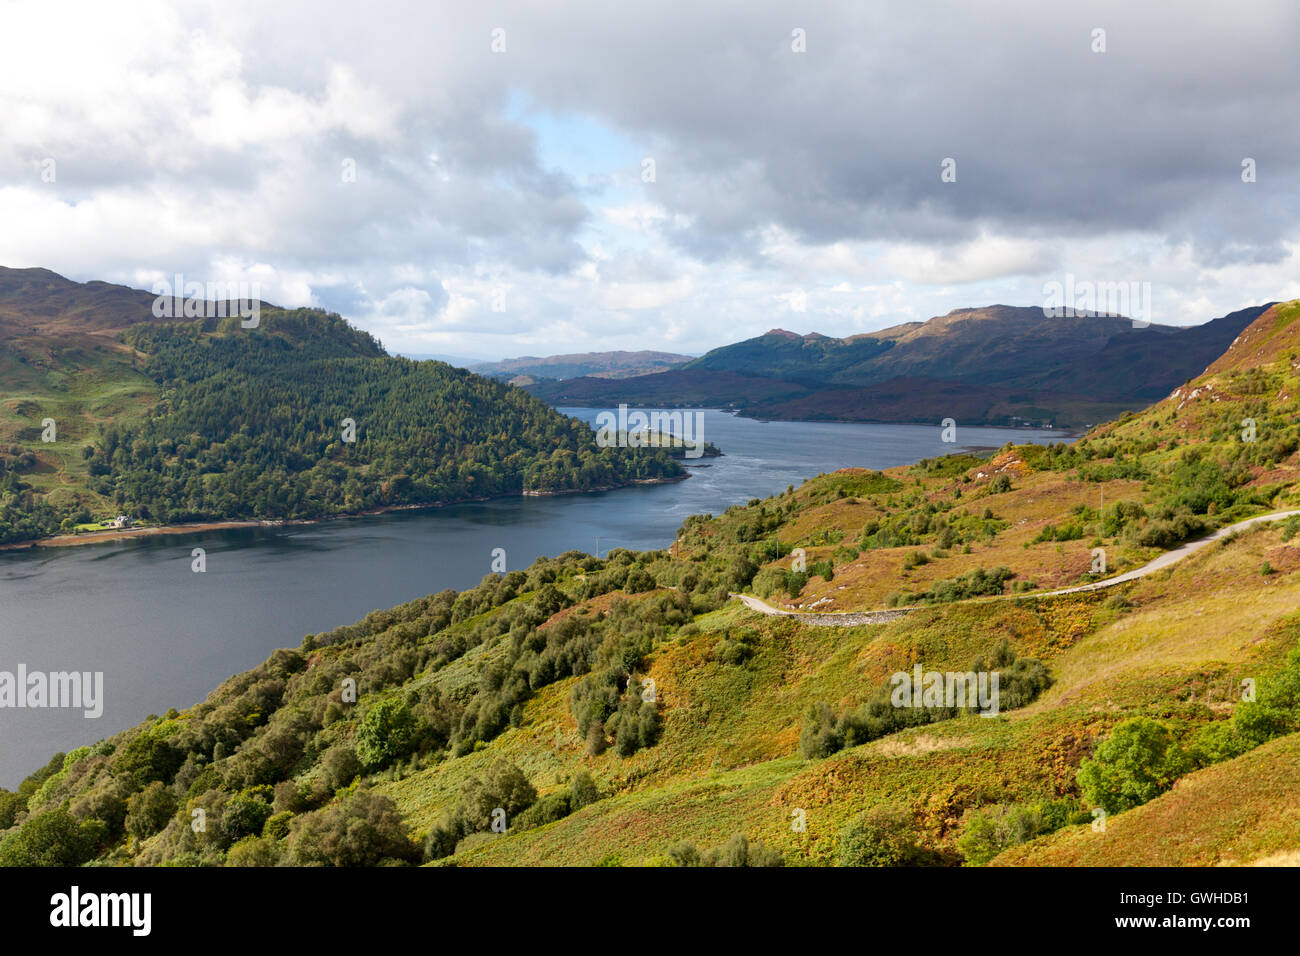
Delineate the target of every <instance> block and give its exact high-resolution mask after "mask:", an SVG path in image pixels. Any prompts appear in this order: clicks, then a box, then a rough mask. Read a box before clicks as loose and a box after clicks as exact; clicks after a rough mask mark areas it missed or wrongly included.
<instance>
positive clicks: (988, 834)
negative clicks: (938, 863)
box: [957, 800, 1077, 866]
mask: <svg viewBox="0 0 1300 956" xmlns="http://www.w3.org/2000/svg"><path fill="white" fill-rule="evenodd" d="M1071 810H1072V808H1071V806H1070V804H1069V803H1068V802H1067V801H1064V800H1061V801H1054V802H1051V803H1045V804H1032V805H1012V806H1002V805H994V806H991V807H981V808H980V809H979V810H976V811H975V812H974V813H972V814H971V815H970V818H969V819H968V820H967V822H966V826H965V828H964V829H963V831H962V835H961V836H960V837H958V838H957V849H958V850H960V851H961V854H962V856H963V857H964V858H965V864H966V865H967V866H983V865H984V864H985V863H987V862H988V861H989V860H991V859H993V858H994V857H995V856H997V855H998V854H999V853H1001V852H1002V851H1003V850H1005V849H1007V848H1008V847H1012V846H1018V845H1019V844H1021V843H1028V842H1029V841H1030V840H1033V839H1036V838H1037V837H1040V836H1042V835H1043V834H1045V833H1052V832H1053V831H1055V830H1059V829H1060V828H1061V827H1063V826H1065V825H1066V824H1067V823H1071V822H1073V820H1074V819H1075V818H1076V816H1077V815H1076V814H1073V813H1072V812H1071Z"/></svg>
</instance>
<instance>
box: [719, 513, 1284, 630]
mask: <svg viewBox="0 0 1300 956" xmlns="http://www.w3.org/2000/svg"><path fill="white" fill-rule="evenodd" d="M1294 515H1300V510H1297V511H1275V512H1273V513H1272V514H1267V515H1257V516H1256V517H1254V518H1247V519H1246V520H1245V521H1238V522H1237V523H1236V524H1230V525H1228V526H1227V527H1226V528H1220V529H1219V530H1218V531H1215V532H1214V533H1213V534H1208V535H1206V536H1205V537H1204V538H1197V539H1196V540H1195V541H1188V542H1185V543H1184V544H1180V545H1179V546H1178V547H1176V548H1174V549H1172V550H1170V551H1166V552H1165V553H1164V554H1162V555H1160V557H1158V558H1154V559H1152V560H1151V561H1148V562H1147V563H1146V564H1144V565H1142V567H1140V568H1134V569H1133V570H1132V571H1125V572H1124V573H1123V574H1117V575H1115V577H1113V578H1107V579H1106V580H1104V581H1093V582H1092V583H1091V584H1079V585H1076V586H1074V587H1070V588H1061V589H1060V590H1057V591H1033V592H1026V593H1024V594H1015V595H1010V594H1008V595H1004V596H1003V597H1004V598H1024V597H1056V596H1057V595H1060V594H1077V593H1078V592H1080V591H1099V590H1101V589H1102V588H1112V587H1114V586H1115V585H1117V584H1125V583H1127V582H1129V581H1136V580H1137V579H1138V578H1144V577H1146V576H1147V575H1149V574H1154V573H1155V572H1157V571H1160V570H1163V569H1164V568H1167V567H1169V566H1170V565H1172V564H1176V563H1177V562H1179V561H1181V560H1183V558H1186V557H1187V556H1189V555H1192V554H1195V553H1196V552H1197V551H1200V550H1201V549H1202V548H1204V547H1205V546H1206V545H1209V544H1213V543H1214V542H1215V541H1218V540H1219V539H1220V538H1226V537H1227V536H1228V535H1230V534H1233V533H1234V532H1237V531H1244V530H1245V529H1247V528H1250V527H1252V526H1254V525H1257V524H1262V523H1264V522H1267V521H1284V520H1286V519H1287V518H1290V517H1292V516H1294ZM731 596H732V597H736V598H740V600H741V602H742V603H743V604H744V605H745V606H746V607H747V608H749V609H750V610H752V611H757V612H758V613H759V614H775V615H779V616H781V617H797V618H799V619H800V620H802V621H803V622H804V623H805V624H811V625H813V626H814V627H857V626H858V625H861V624H883V623H884V622H886V621H893V620H896V619H898V618H900V617H902V616H903V615H904V614H907V613H909V612H911V611H915V610H916V608H915V607H898V608H889V609H888V610H884V611H838V612H832V613H826V614H818V613H816V612H815V611H782V610H780V609H779V608H774V607H772V605H770V604H768V603H767V602H765V601H762V600H760V599H759V598H756V597H754V596H752V595H749V594H735V593H733V594H732V595H731ZM968 600H972V601H979V600H988V599H987V598H969V599H968Z"/></svg>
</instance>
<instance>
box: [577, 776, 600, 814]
mask: <svg viewBox="0 0 1300 956" xmlns="http://www.w3.org/2000/svg"><path fill="white" fill-rule="evenodd" d="M599 799H600V790H599V789H597V787H596V781H595V780H593V779H592V778H591V774H589V773H587V771H585V770H579V771H578V772H577V773H575V774H574V775H573V779H572V780H570V781H569V806H570V807H572V809H573V812H574V813H577V812H578V811H579V810H581V809H582V808H583V807H585V806H588V805H589V804H592V803H595V802H596V801H597V800H599Z"/></svg>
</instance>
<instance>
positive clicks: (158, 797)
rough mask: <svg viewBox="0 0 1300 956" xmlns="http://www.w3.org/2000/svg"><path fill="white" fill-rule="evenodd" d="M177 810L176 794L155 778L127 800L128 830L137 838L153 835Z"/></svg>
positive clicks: (141, 838)
mask: <svg viewBox="0 0 1300 956" xmlns="http://www.w3.org/2000/svg"><path fill="white" fill-rule="evenodd" d="M175 812H176V796H175V795H174V794H173V793H172V792H171V790H170V789H168V788H167V787H166V786H164V785H163V784H162V782H161V781H157V780H155V781H154V782H153V783H151V784H149V786H147V787H145V788H144V789H143V790H141V791H139V792H137V793H135V794H133V795H132V796H131V797H130V798H129V799H128V800H127V801H126V832H127V833H129V834H131V836H133V837H135V838H136V839H137V840H145V839H148V838H149V837H151V836H153V835H154V834H155V833H157V832H158V831H159V830H161V829H162V828H163V827H165V826H166V825H167V821H169V820H170V819H171V818H172V814H174V813H175Z"/></svg>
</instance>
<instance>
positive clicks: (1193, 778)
mask: <svg viewBox="0 0 1300 956" xmlns="http://www.w3.org/2000/svg"><path fill="white" fill-rule="evenodd" d="M1297 316H1300V302H1292V303H1287V304H1285V305H1282V306H1277V307H1274V308H1272V309H1270V310H1268V311H1267V312H1265V313H1264V314H1263V315H1261V316H1260V317H1259V318H1258V319H1256V320H1255V322H1253V323H1252V324H1251V326H1250V327H1249V328H1248V329H1247V330H1245V332H1243V333H1242V335H1241V336H1239V337H1238V338H1237V339H1236V342H1235V344H1234V345H1233V347H1232V348H1231V349H1229V350H1228V352H1227V353H1226V354H1225V355H1224V356H1223V357H1222V358H1220V359H1219V360H1217V361H1216V362H1215V363H1214V364H1213V365H1212V366H1211V367H1210V368H1209V369H1208V370H1207V371H1206V372H1205V373H1204V374H1202V375H1200V376H1198V377H1196V378H1195V379H1194V380H1193V381H1191V382H1190V383H1188V384H1187V385H1184V386H1180V387H1179V388H1178V389H1177V390H1176V391H1175V392H1174V393H1173V394H1171V395H1170V396H1169V397H1167V398H1165V399H1163V400H1162V401H1160V402H1158V403H1157V404H1155V405H1154V406H1152V407H1151V408H1149V409H1147V410H1145V411H1143V412H1141V413H1138V414H1133V415H1129V416H1126V417H1125V418H1123V419H1121V420H1119V421H1116V422H1112V423H1108V424H1106V425H1103V426H1099V427H1098V428H1096V429H1094V430H1093V431H1091V432H1090V433H1089V434H1088V435H1086V436H1084V437H1083V438H1081V439H1080V440H1079V441H1077V442H1075V443H1074V444H1072V445H1056V446H1052V447H1050V448H1044V447H1041V446H1013V445H1008V446H1006V447H1004V448H1002V449H999V450H998V451H996V452H994V453H993V454H991V455H989V456H975V455H961V456H951V457H948V458H942V459H936V460H929V461H923V462H921V463H918V464H917V465H915V466H910V467H901V468H895V469H890V470H888V471H887V472H885V473H874V472H867V471H864V470H849V471H842V472H836V473H833V474H830V475H823V476H820V477H818V478H816V479H814V480H812V481H810V482H807V483H805V484H804V485H803V486H801V487H799V488H797V489H790V490H788V491H787V492H785V493H783V494H779V495H776V496H773V497H771V498H768V499H764V500H754V501H751V502H750V503H748V504H747V505H745V506H737V507H734V508H731V509H729V510H728V511H727V512H726V513H725V514H722V515H718V516H696V517H693V518H691V519H689V520H688V521H687V522H686V523H685V524H684V525H683V527H682V529H681V530H680V532H679V535H678V540H677V542H676V548H675V549H673V550H670V551H659V552H646V553H631V552H627V551H614V552H611V553H610V554H609V555H608V556H607V557H606V558H605V559H604V560H599V559H596V558H593V557H590V556H588V555H583V554H579V553H577V552H571V553H568V554H565V555H561V556H558V557H556V558H554V559H541V560H539V561H538V562H536V563H535V564H534V565H533V566H532V567H530V568H529V569H528V570H527V571H526V572H512V573H511V574H508V575H504V576H496V575H489V576H488V577H487V578H485V579H484V581H483V583H482V584H480V585H479V586H478V587H476V588H473V589H470V590H468V591H465V592H462V593H460V594H455V593H453V592H449V591H448V592H442V593H440V594H437V595H432V596H430V597H427V598H423V599H421V600H418V601H414V602H411V603H409V604H407V605H403V606H401V607H398V608H394V609H392V610H390V611H383V612H376V613H374V614H371V615H369V616H368V617H367V618H366V619H364V620H363V621H361V622H358V623H357V624H354V625H348V626H344V627H340V628H337V629H336V630H334V631H331V632H328V633H324V634H317V635H313V636H311V637H309V638H307V639H306V640H305V641H304V642H303V644H302V646H301V647H300V648H299V649H297V650H292V651H289V650H285V651H279V652H277V653H276V654H274V655H273V656H272V657H271V658H270V659H269V660H268V661H267V662H266V664H264V665H263V666H261V667H259V668H256V669H254V670H253V671H250V672H247V673H245V674H242V675H238V676H236V677H234V678H231V679H230V680H229V681H227V682H226V683H225V684H223V685H222V686H221V687H220V688H218V689H217V690H216V691H214V692H213V693H212V694H211V695H210V696H209V698H208V699H207V700H206V701H205V702H203V703H201V704H199V705H197V706H194V707H191V708H189V709H187V710H185V711H180V712H171V713H169V714H167V715H164V716H163V717H161V718H156V719H151V720H148V721H145V722H144V723H142V724H141V725H139V726H138V727H135V728H132V729H131V730H128V731H125V732H123V733H121V734H118V735H116V736H114V737H113V738H110V739H109V740H107V741H102V742H100V743H98V744H93V745H89V746H87V747H86V748H83V749H82V750H79V751H76V752H74V753H72V754H68V755H58V756H56V757H55V758H54V759H52V760H51V762H50V764H49V765H48V766H47V767H46V768H44V769H43V770H41V771H39V772H37V773H36V774H34V775H33V776H32V777H30V778H29V779H28V780H27V781H26V782H25V783H24V784H23V785H22V787H21V788H20V789H19V791H18V793H16V794H13V795H3V796H0V827H8V829H7V831H6V832H5V833H4V835H3V836H2V837H0V864H3V863H37V864H39V863H48V862H51V861H60V862H68V863H82V862H89V861H92V860H94V861H98V862H100V863H103V864H110V865H116V864H131V863H134V864H144V865H156V864H163V863H174V864H175V863H179V864H210V865H219V864H223V863H225V864H245V865H249V864H254V865H269V864H272V863H277V862H278V863H288V864H299V865H301V864H311V863H325V864H339V865H368V864H378V863H382V862H399V863H412V864H413V863H418V862H422V861H423V862H427V863H431V864H438V865H448V864H451V865H513V864H550V865H554V864H579V865H595V864H604V865H616V864H623V865H772V864H774V863H778V862H779V863H784V864H785V865H951V866H955V865H963V864H964V865H983V864H986V863H989V862H993V861H996V862H997V863H1003V862H1013V863H1014V862H1029V863H1035V864H1038V863H1041V864H1053V863H1060V862H1078V863H1084V864H1088V865H1110V864H1129V863H1143V862H1161V863H1174V864H1178V863H1206V862H1219V863H1255V862H1277V861H1279V860H1286V859H1294V857H1295V854H1296V853H1300V830H1297V829H1296V827H1295V826H1294V819H1293V818H1292V816H1291V815H1288V813H1289V811H1288V810H1287V809H1286V802H1287V801H1290V799H1291V798H1290V790H1289V789H1288V788H1289V787H1290V786H1291V783H1290V781H1294V780H1296V779H1300V764H1297V755H1298V754H1300V751H1298V750H1297V747H1296V746H1295V742H1296V740H1297V739H1300V613H1297V611H1296V608H1297V607H1300V537H1298V536H1300V518H1293V519H1290V520H1283V521H1275V522H1266V523H1262V524H1259V525H1256V526H1253V527H1252V528H1250V529H1249V530H1245V531H1241V532H1238V533H1235V534H1231V535H1226V536H1224V537H1222V538H1221V539H1219V540H1217V541H1215V542H1214V543H1212V544H1210V545H1208V546H1205V547H1201V548H1199V549H1198V550H1195V551H1194V552H1193V553H1190V554H1189V555H1188V556H1186V557H1184V558H1183V559H1182V560H1178V561H1176V562H1174V563H1172V564H1170V565H1168V566H1167V567H1164V568H1162V569H1160V570H1157V571H1155V572H1154V573H1151V574H1149V575H1147V576H1144V577H1141V578H1139V579H1136V580H1132V581H1130V582H1128V583H1124V584H1120V585H1116V586H1115V587H1110V588H1106V589H1102V590H1095V591H1082V592H1075V593H1069V594H1061V595H1052V594H1049V593H1046V592H1048V591H1049V590H1051V589H1053V588H1062V587H1067V586H1071V585H1080V584H1087V583H1095V582H1098V581H1102V580H1105V579H1107V578H1110V577H1114V576H1115V575H1116V574H1118V573H1122V572H1127V571H1131V570H1133V569H1136V568H1139V567H1141V566H1142V565H1143V564H1145V563H1146V562H1147V561H1149V560H1150V559H1151V558H1153V557H1156V556H1159V555H1161V554H1162V553H1165V552H1167V551H1168V550H1169V549H1170V548H1173V547H1175V546H1176V545H1178V544H1179V543H1180V542H1182V541H1185V540H1189V539H1195V538H1198V537H1200V536H1201V535H1203V534H1205V533H1207V532H1209V531H1213V530H1214V529H1216V528H1220V527H1224V526H1226V525H1228V524H1232V523H1235V522H1237V521H1239V520H1241V519H1244V518H1249V517H1252V516H1258V515H1265V514H1271V513H1275V512H1281V511H1286V510H1292V509H1296V508H1300V485H1298V484H1297V480H1298V479H1300V456H1298V455H1297V449H1298V448H1300V408H1297V404H1296V396H1297V388H1298V387H1300V323H1297V322H1296V321H1295V319H1296V317H1297ZM1247 419H1250V420H1252V421H1253V431H1251V430H1249V429H1248V428H1247V426H1246V425H1244V424H1243V422H1244V421H1245V420H1247ZM1247 436H1248V438H1249V439H1250V440H1244V439H1246V438H1247ZM796 548H799V549H803V554H802V557H803V558H804V560H805V562H806V564H805V566H803V568H802V570H801V569H800V568H798V567H795V561H796V560H797V559H798V558H799V557H800V555H798V554H797V553H796V552H795V551H794V549H796ZM1098 548H1101V549H1104V551H1105V554H1106V559H1107V560H1106V567H1105V569H1104V570H1094V567H1095V566H1094V564H1093V563H1092V561H1093V555H1094V553H1095V549H1098ZM738 591H739V592H746V593H748V594H750V595H755V596H757V597H760V598H763V599H765V600H766V601H768V602H769V603H770V604H773V605H776V606H777V607H783V608H788V609H792V610H801V609H802V610H804V611H816V612H828V611H830V612H834V611H842V612H844V611H872V610H877V611H885V610H889V609H891V608H892V609H894V610H895V611H898V612H904V613H901V616H899V615H895V616H893V617H892V618H891V619H882V620H880V621H879V622H878V623H868V624H858V625H856V626H842V627H826V626H814V625H812V624H810V623H808V622H806V621H803V620H800V619H798V618H796V617H789V616H776V615H763V614H759V613H756V612H755V611H752V610H750V609H748V608H747V607H745V606H743V605H742V604H741V603H740V602H738V601H737V600H735V599H734V598H732V597H731V593H732V592H738ZM917 665H920V666H921V667H922V668H923V669H924V670H927V671H931V670H932V671H940V672H946V671H956V672H964V671H967V670H971V671H979V672H987V670H989V669H995V670H997V671H998V672H999V673H1000V674H1002V675H1003V677H1004V682H1003V698H1002V701H1001V708H1000V710H999V713H998V714H997V715H996V716H992V717H989V716H981V715H980V714H979V713H976V712H974V711H973V710H972V709H970V708H965V707H961V706H956V707H953V706H946V705H945V704H944V702H942V701H937V702H934V703H931V702H926V703H925V706H924V707H913V708H900V707H897V706H894V705H893V704H891V703H889V700H890V698H889V693H890V691H889V687H890V682H891V676H892V675H894V674H896V673H899V672H902V673H908V672H911V671H912V669H913V668H914V667H916V666H917ZM350 681H351V682H355V689H356V692H357V694H356V697H355V699H353V697H352V695H351V687H352V686H353V685H352V684H351V683H349V682H350ZM1244 681H1250V682H1251V686H1252V688H1253V690H1252V693H1251V696H1248V697H1244V696H1243V688H1244V686H1245V685H1244V684H1243V682H1244ZM178 703H184V702H178ZM88 744H89V742H88ZM1238 795H1239V796H1238ZM1234 799H1239V801H1240V803H1241V806H1242V809H1241V810H1240V811H1238V810H1236V809H1233V810H1232V812H1220V811H1221V810H1222V808H1223V807H1224V806H1225V804H1226V803H1228V802H1230V801H1232V800H1234ZM1291 802H1293V801H1291ZM1251 808H1254V809H1255V810H1258V812H1247V811H1249V810H1251ZM1098 810H1104V811H1105V812H1106V828H1105V830H1104V831H1102V830H1101V829H1100V828H1097V829H1094V827H1093V823H1094V821H1096V820H1098V815H1097V814H1096V811H1098ZM1196 810H1203V811H1205V812H1206V813H1207V816H1209V817H1213V818H1214V819H1206V820H1203V821H1198V822H1195V823H1194V824H1187V823H1186V822H1185V821H1186V815H1187V814H1188V813H1192V815H1193V816H1195V811H1196ZM195 811H202V814H201V816H202V817H203V818H204V819H205V820H206V821H207V822H206V828H205V829H203V830H201V831H198V832H196V831H195V829H194V827H193V825H192V823H193V820H194V819H195ZM1175 821H1184V825H1183V826H1182V827H1181V828H1180V827H1179V826H1178V824H1177V823H1176V822H1175ZM494 824H496V825H497V827H496V829H494ZM498 830H500V831H502V832H498Z"/></svg>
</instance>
